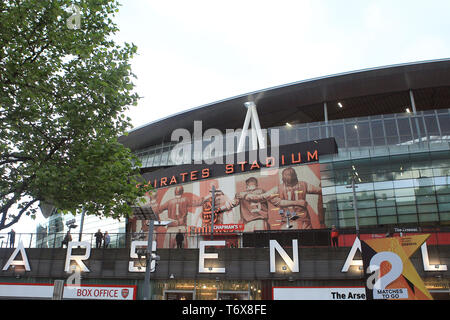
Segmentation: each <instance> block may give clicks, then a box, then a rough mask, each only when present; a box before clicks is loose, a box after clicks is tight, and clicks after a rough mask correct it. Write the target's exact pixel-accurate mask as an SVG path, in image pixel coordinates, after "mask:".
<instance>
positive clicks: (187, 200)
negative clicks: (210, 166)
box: [130, 163, 324, 248]
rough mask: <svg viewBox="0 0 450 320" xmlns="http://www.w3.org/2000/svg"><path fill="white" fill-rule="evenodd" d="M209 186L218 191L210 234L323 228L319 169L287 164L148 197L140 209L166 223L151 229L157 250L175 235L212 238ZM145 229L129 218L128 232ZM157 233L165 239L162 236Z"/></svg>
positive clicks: (172, 243)
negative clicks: (209, 235)
mask: <svg viewBox="0 0 450 320" xmlns="http://www.w3.org/2000/svg"><path fill="white" fill-rule="evenodd" d="M213 186H214V187H215V190H216V191H215V197H214V203H215V209H216V210H215V213H214V234H216V233H218V234H222V235H225V234H235V233H236V232H253V231H259V230H288V229H319V228H323V227H324V225H323V209H322V189H321V185H320V166H319V164H318V163H314V164H308V165H306V164H303V165H297V166H295V165H291V166H287V167H283V168H278V169H270V170H269V169H267V170H258V171H254V172H250V173H241V174H233V175H229V176H224V177H218V178H211V179H205V180H199V181H197V182H190V183H186V184H182V185H174V186H172V187H165V188H159V189H156V190H153V191H152V192H150V193H148V194H147V195H146V197H145V199H143V200H144V204H142V205H143V206H150V207H151V208H152V210H153V212H155V213H156V214H157V215H158V217H159V219H160V220H161V221H168V222H169V224H168V225H167V226H165V227H157V228H156V229H155V232H156V233H158V234H159V236H160V239H157V241H158V247H164V248H173V247H176V242H175V234H176V233H178V232H181V233H183V234H187V235H202V234H205V235H206V234H211V219H212V210H211V207H212V193H211V190H212V187H213ZM288 216H289V219H287V217H288ZM146 225H147V223H145V221H139V220H136V219H133V218H131V219H130V231H131V232H134V233H139V232H146V231H147V227H146ZM161 233H163V234H166V235H167V236H164V237H162V236H161ZM170 235H173V236H170ZM163 238H164V239H163ZM161 241H163V243H164V244H163V245H161Z"/></svg>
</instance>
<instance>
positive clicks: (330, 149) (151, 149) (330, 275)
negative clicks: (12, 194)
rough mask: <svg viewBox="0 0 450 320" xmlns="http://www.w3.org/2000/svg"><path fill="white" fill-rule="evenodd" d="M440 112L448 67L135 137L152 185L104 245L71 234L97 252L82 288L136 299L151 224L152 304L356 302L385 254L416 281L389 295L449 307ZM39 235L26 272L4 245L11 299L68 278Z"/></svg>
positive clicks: (240, 102)
mask: <svg viewBox="0 0 450 320" xmlns="http://www.w3.org/2000/svg"><path fill="white" fill-rule="evenodd" d="M449 112H450V60H448V59H447V60H435V61H427V62H418V63H410V64H402V65H395V66H387V67H381V68H374V69H367V70H360V71H355V72H348V73H343V74H337V75H332V76H327V77H322V78H316V79H311V80H305V81H301V82H296V83H291V84H287V85H282V86H279V87H274V88H269V89H265V90H261V91H257V92H252V93H249V94H244V95H241V96H237V97H233V98H230V99H225V100H222V101H218V102H214V103H211V104H208V105H204V106H201V107H198V108H194V109H191V110H188V111H184V112H181V113H179V114H175V115H173V116H170V117H167V118H164V119H161V120H159V121H155V122H152V123H149V124H147V125H144V126H142V127H139V128H136V129H133V130H132V131H130V132H129V134H128V135H127V136H123V137H121V138H120V142H121V143H122V144H124V145H125V146H127V147H129V148H130V149H131V150H132V151H133V153H135V154H136V155H137V156H138V157H139V159H140V161H141V166H142V167H141V172H142V178H143V179H142V183H145V184H147V183H148V184H151V185H152V186H153V187H154V188H155V189H154V192H152V193H150V194H148V195H147V196H146V197H144V198H143V199H140V200H141V201H140V202H139V205H136V207H135V212H136V215H135V217H133V218H130V219H128V220H127V221H123V222H116V223H112V224H110V222H102V223H104V224H103V225H101V227H99V228H103V227H104V226H106V228H108V226H109V227H111V228H113V230H114V232H112V233H113V234H114V236H115V238H114V239H117V240H115V241H112V244H111V248H108V249H97V248H95V243H94V242H95V240H93V238H92V235H88V236H86V235H83V238H81V237H80V239H83V240H84V241H88V242H90V243H92V246H93V247H92V249H91V250H90V252H89V253H90V254H89V257H87V256H88V255H87V253H86V256H85V259H84V264H85V266H86V269H87V270H88V271H86V269H82V281H81V285H82V287H83V286H85V287H86V288H88V287H89V286H92V288H96V287H98V286H100V287H101V286H104V287H105V288H109V287H111V288H120V290H122V291H123V290H124V292H125V293H123V295H125V296H127V297H130V296H133V297H134V298H141V297H142V295H143V284H144V271H145V264H143V263H142V262H143V261H142V260H143V259H142V257H141V255H140V254H139V250H138V248H140V247H141V246H145V244H146V241H147V240H146V239H147V236H148V233H149V225H151V223H150V222H149V220H146V218H145V217H146V215H145V214H146V213H149V214H150V216H151V217H152V218H154V219H157V220H159V221H161V224H160V225H158V224H156V225H155V227H154V228H151V232H152V234H153V237H154V240H155V241H156V247H154V248H153V249H154V250H155V251H156V252H155V253H156V254H157V255H158V256H159V258H160V260H159V261H156V263H154V265H152V267H153V266H154V271H153V272H152V274H151V298H152V299H187V300H189V299H198V300H202V299H239V300H244V299H252V300H257V299H286V298H287V299H314V298H318V299H319V298H320V299H365V298H369V294H368V289H367V286H368V277H369V276H370V272H369V270H367V267H368V266H369V263H368V262H367V263H366V259H367V258H366V257H364V256H362V254H361V251H362V252H365V251H364V250H365V248H366V250H367V251H366V252H368V251H371V254H372V256H371V257H372V258H373V257H375V256H377V253H378V254H380V255H378V257H381V256H382V255H381V253H382V252H385V251H389V250H388V249H386V250H384V249H383V248H385V247H386V246H389V245H390V246H391V247H393V246H394V245H396V246H398V247H399V248H403V249H398V250H400V251H401V252H403V253H404V252H406V255H405V257H403V256H402V255H401V254H400V253H399V252H400V251H395V252H397V254H398V255H397V257H398V256H400V257H401V259H403V260H402V266H405V265H408V266H409V265H411V266H413V268H412V269H415V270H416V273H414V275H411V274H406V273H405V272H406V271H405V272H403V273H401V274H402V275H401V276H400V278H401V280H398V282H399V283H401V284H399V286H400V287H398V286H397V287H393V288H394V289H396V290H397V289H398V288H401V289H402V290H403V293H404V294H406V296H407V297H408V298H418V299H422V298H423V299H426V298H430V297H432V298H434V299H449V297H450V289H449V276H450V274H449V271H448V267H447V266H448V264H450V261H449V257H450V250H449V249H450V144H449V143H450V113H449ZM247 128H248V130H247ZM243 133H244V135H242V134H243ZM241 137H244V138H245V140H242V139H241ZM57 216H58V215H53V216H52V217H53V218H52V217H51V221H54V219H56V218H55V217H57ZM147 217H149V216H147ZM77 219H79V218H77ZM76 223H77V224H78V225H79V224H80V221H79V220H77V222H76ZM60 224H61V228H62V230H61V231H62V232H64V231H65V228H66V227H64V223H61V222H60ZM91 225H92V231H89V232H92V233H93V232H95V231H96V229H98V228H97V226H98V225H97V224H95V223H92V224H91ZM332 226H335V227H336V228H337V230H338V231H339V237H338V247H333V246H332V241H331V228H332ZM41 228H42V227H41ZM61 228H60V229H61ZM44 229H45V227H44ZM48 230H49V229H47V232H48V234H47V235H46V237H47V238H46V239H45V241H44V242H46V244H45V245H42V241H43V240H42V239H41V242H40V245H34V246H35V247H39V248H27V249H26V254H27V255H28V259H29V262H30V263H29V264H30V266H29V270H25V271H23V270H22V272H21V273H20V274H19V273H18V271H17V270H12V269H13V268H9V267H8V263H7V261H8V259H9V258H10V257H11V254H12V249H2V250H1V255H0V260H1V262H2V266H5V267H8V268H6V270H5V269H4V271H3V272H2V273H0V275H1V276H2V277H3V278H4V279H3V281H2V282H3V283H7V284H5V286H7V287H8V286H9V289H8V290H10V287H12V286H14V288H15V287H17V286H19V285H18V284H17V283H19V282H20V283H22V284H23V285H24V286H26V285H27V284H28V285H29V286H32V283H40V284H43V283H47V284H53V283H54V280H55V279H62V278H67V277H68V276H69V275H70V272H71V271H70V270H71V269H70V268H69V266H70V263H71V259H68V258H67V257H68V253H67V251H68V249H61V248H54V247H55V245H50V244H49V243H50V241H48V239H50V238H49V237H50V236H51V232H50V231H48ZM94 230H95V231H94ZM104 230H105V229H104V228H103V231H104ZM124 230H125V231H126V232H123V231H124ZM75 231H76V230H75ZM177 233H181V234H182V235H183V241H182V242H180V243H178V241H177V236H176V235H177ZM86 237H87V238H86ZM212 241H216V242H212ZM31 242H32V241H31V240H30V246H31V247H33V245H31ZM375 243H376V244H375ZM367 246H369V247H370V248H371V249H367V248H368V247H367ZM383 246H385V247H383ZM408 246H409V248H411V250H409V249H408V250H409V251H408V250H407V249H406V248H407V247H408ZM361 248H362V250H361ZM386 248H387V247H386ZM412 248H414V250H413V249H412ZM74 250H75V249H74ZM76 250H80V249H76ZM402 250H403V251H402ZM73 252H75V251H73ZM71 254H72V252H71ZM22 255H23V254H22ZM386 259H387V258H386ZM67 260H69V261H67ZM382 261H389V260H382ZM372 262H373V261H372V260H371V261H370V265H372ZM390 262H391V261H390ZM391 264H392V263H391ZM78 266H79V264H78ZM392 266H394V264H392ZM379 267H380V269H381V270H383V267H382V262H380V263H379ZM25 269H26V268H25ZM388 269H389V268H388ZM392 269H394V267H392ZM386 270H387V269H386V267H384V272H385V273H386V272H387V271H386ZM402 270H406V267H405V268H404V269H402ZM372 272H373V270H372ZM400 278H398V279H400ZM402 281H403V282H402ZM391 285H392V284H391ZM114 286H115V287H114ZM385 288H389V287H388V286H386V287H385ZM401 289H398V290H400V291H401ZM2 290H3V291H4V290H6V289H1V288H0V292H2ZM105 290H106V289H105ZM65 291H66V290H65ZM106 291H107V290H106ZM106 291H105V292H106ZM86 292H88V291H86ZM92 292H94V291H92ZM92 292H91V293H92ZM405 292H406V293H405ZM79 293H80V296H76V294H73V295H72V296H67V297H66V298H83V297H82V294H81V293H82V291H79ZM371 294H372V293H370V295H371ZM373 294H374V296H373V297H375V291H374V293H373ZM3 296H4V297H7V295H6V296H5V295H3ZM17 296H20V294H19V293H18V294H17ZM119 296H120V295H119ZM406 296H403V297H404V298H405V297H406ZM84 298H89V296H84ZM90 298H93V297H92V296H91V297H90ZM103 298H105V297H103ZM106 298H108V297H106ZM370 298H372V296H370ZM391 298H392V297H391ZM394 298H395V297H394ZM400 298H402V296H401V293H400Z"/></svg>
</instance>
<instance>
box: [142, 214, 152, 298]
mask: <svg viewBox="0 0 450 320" xmlns="http://www.w3.org/2000/svg"><path fill="white" fill-rule="evenodd" d="M153 227H154V220H150V221H149V224H148V240H147V252H146V264H145V279H144V300H150V273H151V267H152V248H153Z"/></svg>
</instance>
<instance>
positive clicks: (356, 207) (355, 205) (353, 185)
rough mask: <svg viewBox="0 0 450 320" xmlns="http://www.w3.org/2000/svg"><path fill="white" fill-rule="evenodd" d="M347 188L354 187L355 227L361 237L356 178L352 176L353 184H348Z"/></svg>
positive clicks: (357, 234)
mask: <svg viewBox="0 0 450 320" xmlns="http://www.w3.org/2000/svg"><path fill="white" fill-rule="evenodd" d="M346 188H352V192H353V211H354V212H355V228H356V236H357V237H358V239H359V217H358V205H357V203H356V190H355V189H356V188H358V186H356V185H355V178H354V177H352V185H351V186H348V187H346Z"/></svg>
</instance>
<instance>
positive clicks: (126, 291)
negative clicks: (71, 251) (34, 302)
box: [0, 283, 136, 300]
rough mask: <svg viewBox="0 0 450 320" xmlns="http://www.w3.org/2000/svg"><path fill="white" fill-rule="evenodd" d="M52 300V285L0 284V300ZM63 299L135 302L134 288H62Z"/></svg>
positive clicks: (105, 286)
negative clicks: (10, 298) (11, 298)
mask: <svg viewBox="0 0 450 320" xmlns="http://www.w3.org/2000/svg"><path fill="white" fill-rule="evenodd" d="M2 297H14V298H42V299H52V297H53V284H35V283H30V284H28V283H0V298H2ZM63 299H90V300H135V299H136V286H113V285H111V286H108V285H102V286H97V285H90V286H89V285H81V286H67V285H66V286H64V293H63Z"/></svg>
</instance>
